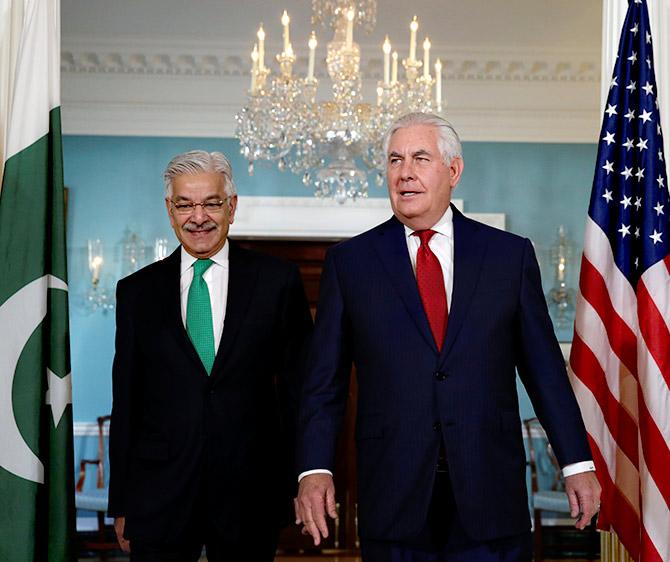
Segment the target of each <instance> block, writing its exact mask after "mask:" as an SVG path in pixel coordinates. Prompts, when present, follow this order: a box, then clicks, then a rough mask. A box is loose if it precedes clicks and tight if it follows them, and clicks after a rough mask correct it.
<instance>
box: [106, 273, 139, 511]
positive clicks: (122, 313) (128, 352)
mask: <svg viewBox="0 0 670 562" xmlns="http://www.w3.org/2000/svg"><path fill="white" fill-rule="evenodd" d="M129 289H130V287H129V286H128V284H127V281H123V280H122V281H119V283H118V285H117V290H116V340H115V354H114V363H113V366H112V419H111V424H110V435H109V468H110V470H109V506H108V510H107V512H108V514H109V516H110V517H124V516H125V514H126V488H127V480H128V470H129V457H130V454H129V450H130V441H131V428H132V417H133V401H134V400H133V386H134V375H135V371H136V369H137V367H136V361H135V334H134V322H133V299H132V297H131V292H130V290H129Z"/></svg>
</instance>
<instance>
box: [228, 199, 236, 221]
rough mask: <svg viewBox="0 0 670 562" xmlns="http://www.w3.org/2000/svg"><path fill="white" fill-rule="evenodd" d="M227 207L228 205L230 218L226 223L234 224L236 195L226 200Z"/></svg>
mask: <svg viewBox="0 0 670 562" xmlns="http://www.w3.org/2000/svg"><path fill="white" fill-rule="evenodd" d="M228 205H230V216H229V217H228V222H229V223H230V224H233V222H235V211H236V210H237V195H232V196H231V197H230V199H229V200H228Z"/></svg>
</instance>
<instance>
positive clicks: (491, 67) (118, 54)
mask: <svg viewBox="0 0 670 562" xmlns="http://www.w3.org/2000/svg"><path fill="white" fill-rule="evenodd" d="M141 43H144V44H140V45H135V47H136V48H128V45H127V44H126V43H123V44H117V45H114V44H113V43H110V42H109V41H108V42H106V44H103V45H99V44H96V43H91V42H86V41H70V42H64V45H63V50H62V52H61V70H62V72H64V73H83V74H92V73H96V74H139V75H160V76H185V75H186V76H248V75H249V69H250V63H249V62H248V59H249V53H248V50H249V49H248V45H247V44H244V45H237V46H234V47H233V46H231V45H228V47H227V48H225V49H222V48H221V47H220V46H218V47H214V46H211V45H204V46H203V45H193V44H191V45H188V44H182V45H181V46H179V47H175V46H174V45H170V46H169V48H168V47H167V46H162V47H163V48H161V46H159V45H156V43H155V42H153V41H152V42H146V41H144V42H141ZM208 47H213V48H211V50H210V51H209V52H208ZM362 51H363V56H362V66H361V75H362V77H363V79H364V80H365V79H368V80H380V79H381V78H382V71H383V61H382V58H381V56H378V55H379V48H378V47H377V46H374V45H365V46H362ZM432 56H433V58H436V57H439V58H440V59H441V60H442V61H443V76H444V77H445V79H446V81H447V82H448V81H451V80H474V81H512V82H518V81H550V82H565V81H578V82H598V81H599V80H600V60H599V57H598V55H597V53H595V54H591V56H588V57H587V56H584V53H581V52H573V51H563V52H550V51H546V50H545V52H539V53H538V52H537V51H533V52H529V51H526V50H521V49H516V50H510V49H507V50H505V51H502V52H501V51H500V50H499V49H497V50H496V51H488V52H487V51H483V50H481V49H478V50H477V49H462V48H461V49H459V50H458V51H454V50H453V49H449V50H448V52H447V50H446V49H445V50H444V52H441V51H440V50H439V45H434V46H433V49H432ZM320 63H321V64H320V65H317V67H316V69H315V74H316V76H317V78H326V73H325V60H322V61H320ZM271 68H272V69H273V71H274V72H277V70H278V69H277V65H276V64H275V63H274V62H272V64H271ZM306 72H307V57H306V56H302V57H298V59H297V61H296V63H295V65H294V73H295V74H298V75H301V74H306Z"/></svg>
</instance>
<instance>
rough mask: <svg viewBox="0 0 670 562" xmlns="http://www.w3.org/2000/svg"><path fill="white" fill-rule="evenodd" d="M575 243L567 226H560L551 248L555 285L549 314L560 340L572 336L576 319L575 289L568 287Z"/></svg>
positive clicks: (551, 295)
mask: <svg viewBox="0 0 670 562" xmlns="http://www.w3.org/2000/svg"><path fill="white" fill-rule="evenodd" d="M572 253H573V244H572V242H571V241H570V240H569V239H568V237H567V234H566V231H565V227H564V226H563V225H561V226H559V227H558V232H557V235H556V241H555V242H554V243H553V244H552V245H551V248H550V249H549V259H550V261H551V265H552V267H553V270H554V286H553V287H552V289H551V290H550V291H549V292H548V293H547V304H548V306H549V315H550V316H551V320H552V322H553V323H554V329H555V330H556V332H557V335H558V338H559V340H560V341H568V340H569V339H570V338H571V337H572V333H571V332H572V326H573V322H574V321H575V290H574V289H571V288H570V287H568V281H567V278H568V271H569V268H570V263H571V260H572Z"/></svg>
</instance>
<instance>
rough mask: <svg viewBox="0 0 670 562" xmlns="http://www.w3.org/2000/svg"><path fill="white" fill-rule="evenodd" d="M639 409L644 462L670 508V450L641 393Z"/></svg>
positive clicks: (639, 395)
mask: <svg viewBox="0 0 670 562" xmlns="http://www.w3.org/2000/svg"><path fill="white" fill-rule="evenodd" d="M638 408H639V421H638V423H639V431H640V440H641V441H642V452H643V454H644V460H645V462H646V464H647V469H648V470H649V473H650V474H651V476H652V478H653V479H654V482H655V483H656V487H657V488H658V489H659V491H660V492H661V495H662V496H663V499H664V500H665V503H666V504H667V505H668V506H670V449H668V443H667V442H666V440H665V438H664V437H663V434H662V433H661V431H660V430H659V429H658V426H657V425H656V423H655V421H654V418H653V417H652V416H651V414H650V413H649V410H648V409H647V405H646V403H645V401H644V398H643V397H642V394H641V393H640V394H638Z"/></svg>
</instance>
